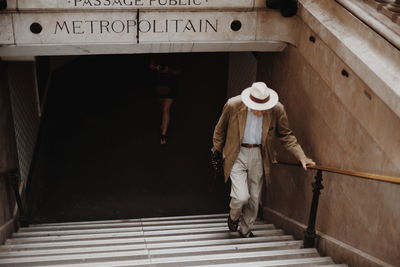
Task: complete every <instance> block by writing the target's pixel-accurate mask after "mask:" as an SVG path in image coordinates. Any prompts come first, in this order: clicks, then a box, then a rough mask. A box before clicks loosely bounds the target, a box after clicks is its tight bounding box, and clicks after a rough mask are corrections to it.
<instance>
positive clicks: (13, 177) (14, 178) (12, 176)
mask: <svg viewBox="0 0 400 267" xmlns="http://www.w3.org/2000/svg"><path fill="white" fill-rule="evenodd" d="M8 178H9V181H10V183H11V187H12V189H13V191H14V196H15V201H16V202H17V206H18V210H19V222H20V224H21V226H23V227H27V226H28V221H27V220H26V216H25V209H24V205H23V204H22V199H21V195H20V194H19V176H18V174H17V172H16V171H13V172H10V173H9V174H8Z"/></svg>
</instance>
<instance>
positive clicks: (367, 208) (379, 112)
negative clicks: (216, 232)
mask: <svg viewBox="0 0 400 267" xmlns="http://www.w3.org/2000/svg"><path fill="white" fill-rule="evenodd" d="M317 40H318V37H317ZM317 42H318V41H317ZM310 44H312V43H310ZM302 45H304V46H306V47H301V46H302ZM318 49H323V50H326V51H325V53H323V54H324V57H321V56H320V55H321V54H319V53H318ZM327 50H328V48H327V47H325V46H322V45H321V46H320V47H319V48H316V45H310V46H308V43H307V45H306V44H302V43H300V46H299V48H298V49H296V48H293V47H289V48H288V49H286V50H285V52H284V53H282V54H278V53H275V54H263V55H262V56H260V58H259V59H260V61H259V75H258V76H259V77H258V78H259V79H261V80H265V81H266V82H267V84H268V85H270V86H271V87H272V88H274V89H276V90H277V91H278V93H279V95H280V99H281V101H282V103H283V104H284V105H285V106H286V109H287V112H288V117H289V122H290V125H291V127H292V129H293V130H294V132H295V135H296V136H297V137H298V138H299V142H300V143H301V145H302V146H303V148H304V150H305V151H306V154H308V155H310V156H311V157H312V158H313V159H315V160H316V161H317V163H318V164H320V165H324V166H331V167H337V168H342V169H349V170H356V171H367V172H373V173H379V174H386V175H397V176H400V164H399V163H398V161H397V156H396V154H395V150H394V149H392V148H393V147H396V146H398V145H399V143H398V141H397V140H398V136H399V135H398V133H399V132H400V118H399V117H397V116H396V115H395V114H394V113H393V112H392V111H391V110H390V109H388V108H387V106H386V105H385V104H384V103H383V102H382V101H380V100H379V99H378V98H377V97H376V96H374V95H372V98H371V100H369V98H368V97H367V96H365V94H364V91H365V90H369V89H368V87H367V86H366V85H365V84H364V83H363V82H361V81H360V80H359V78H358V77H356V75H355V74H354V73H353V72H350V76H349V78H345V77H343V76H342V75H341V73H340V71H341V68H342V67H343V66H345V65H344V63H343V62H341V61H340V59H339V58H337V56H336V58H335V55H334V54H332V53H331V52H330V51H327ZM314 60H315V61H318V62H319V64H316V65H315V66H314V65H313V62H314ZM331 86H332V87H331ZM365 99H367V100H365ZM382 118H384V119H382ZM379 128H380V131H379V130H378V129H379ZM391 146H392V147H391ZM278 149H279V151H280V156H279V157H280V158H281V159H282V158H283V159H288V156H287V154H286V152H284V151H282V149H281V148H280V147H279V146H278ZM397 151H399V150H398V149H397ZM313 174H314V172H309V173H308V174H306V173H304V171H302V170H301V169H295V168H293V167H283V166H279V167H275V168H273V173H272V175H273V177H272V178H273V182H272V185H271V187H270V188H269V189H268V192H267V199H266V200H267V206H269V207H271V208H272V209H274V210H277V211H280V212H282V213H283V214H285V215H287V216H288V217H290V218H293V219H295V220H296V221H299V222H301V223H303V224H307V220H308V209H309V206H310V203H311V196H312V192H311V191H312V188H311V182H312V181H313ZM324 180H325V181H324V186H325V189H324V190H323V191H322V195H321V198H320V207H319V214H318V219H317V227H318V230H320V231H322V232H323V233H326V234H327V235H329V236H332V237H333V238H335V239H338V240H340V241H341V242H344V243H346V244H348V245H350V246H352V247H355V248H358V249H360V250H361V251H363V252H365V253H367V254H369V255H372V256H374V257H376V258H378V259H380V260H382V261H385V262H388V263H390V264H393V265H395V266H398V265H400V262H399V260H400V259H399V257H398V251H400V240H399V239H398V238H397V237H398V233H400V225H399V224H398V223H397V222H398V221H399V220H400V208H399V206H398V205H397V204H396V203H399V201H400V185H393V184H390V183H382V182H375V181H371V180H362V179H357V178H352V177H348V176H342V175H333V174H325V175H324ZM377 240H384V241H383V242H377ZM325 249H326V250H325V251H324V252H325V253H327V254H328V255H330V250H329V246H325ZM333 254H335V255H338V253H337V252H335V253H333ZM342 260H343V259H342ZM347 260H350V259H347ZM354 266H357V265H354Z"/></svg>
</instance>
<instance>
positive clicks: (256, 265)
mask: <svg viewBox="0 0 400 267" xmlns="http://www.w3.org/2000/svg"><path fill="white" fill-rule="evenodd" d="M329 263H332V260H331V258H329V257H323V258H304V259H289V260H273V261H262V260H260V261H257V260H255V261H252V262H246V263H244V262H241V263H228V264H225V263H221V264H217V263H214V264H211V265H210V264H206V263H205V264H202V265H193V264H190V263H189V264H179V265H175V266H180V267H183V266H191V267H206V266H209V267H211V266H222V267H241V266H243V267H246V266H247V267H261V266H265V267H267V266H268V267H273V266H288V267H311V266H321V267H322V266H324V265H325V264H329ZM134 265H135V262H132V261H113V262H98V263H96V267H111V266H120V267H122V266H134ZM157 265H158V266H165V265H164V264H152V265H151V266H157ZM82 266H88V264H86V263H82V264H63V265H57V267H82ZM339 266H340V265H339ZM336 267H337V266H336ZM340 267H341V266H340Z"/></svg>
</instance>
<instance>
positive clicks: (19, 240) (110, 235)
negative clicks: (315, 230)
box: [6, 225, 283, 244]
mask: <svg viewBox="0 0 400 267" xmlns="http://www.w3.org/2000/svg"><path fill="white" fill-rule="evenodd" d="M254 228H255V229H256V230H255V231H253V232H258V233H259V234H262V235H282V234H283V231H282V230H276V229H273V230H258V229H265V227H263V226H262V225H260V226H259V227H254ZM224 232H227V227H226V226H224V227H211V228H201V229H183V230H158V231H149V232H123V233H106V234H83V235H59V236H45V237H20V238H13V239H9V240H7V242H6V244H18V243H37V242H48V241H53V242H57V241H68V240H70V241H72V240H94V239H108V238H124V237H142V238H146V237H151V236H160V237H162V236H169V237H171V236H175V235H193V234H196V233H197V234H204V233H224ZM235 234H237V233H235Z"/></svg>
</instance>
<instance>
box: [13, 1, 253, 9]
mask: <svg viewBox="0 0 400 267" xmlns="http://www.w3.org/2000/svg"><path fill="white" fill-rule="evenodd" d="M253 6H254V0H124V1H117V0H110V1H105V0H35V1H32V0H19V1H18V8H19V9H20V10H27V9H29V10H32V9H34V10H49V9H85V10H88V9H89V10H95V9H97V10H99V9H137V8H139V9H204V8H247V9H248V8H252V7H253Z"/></svg>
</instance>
